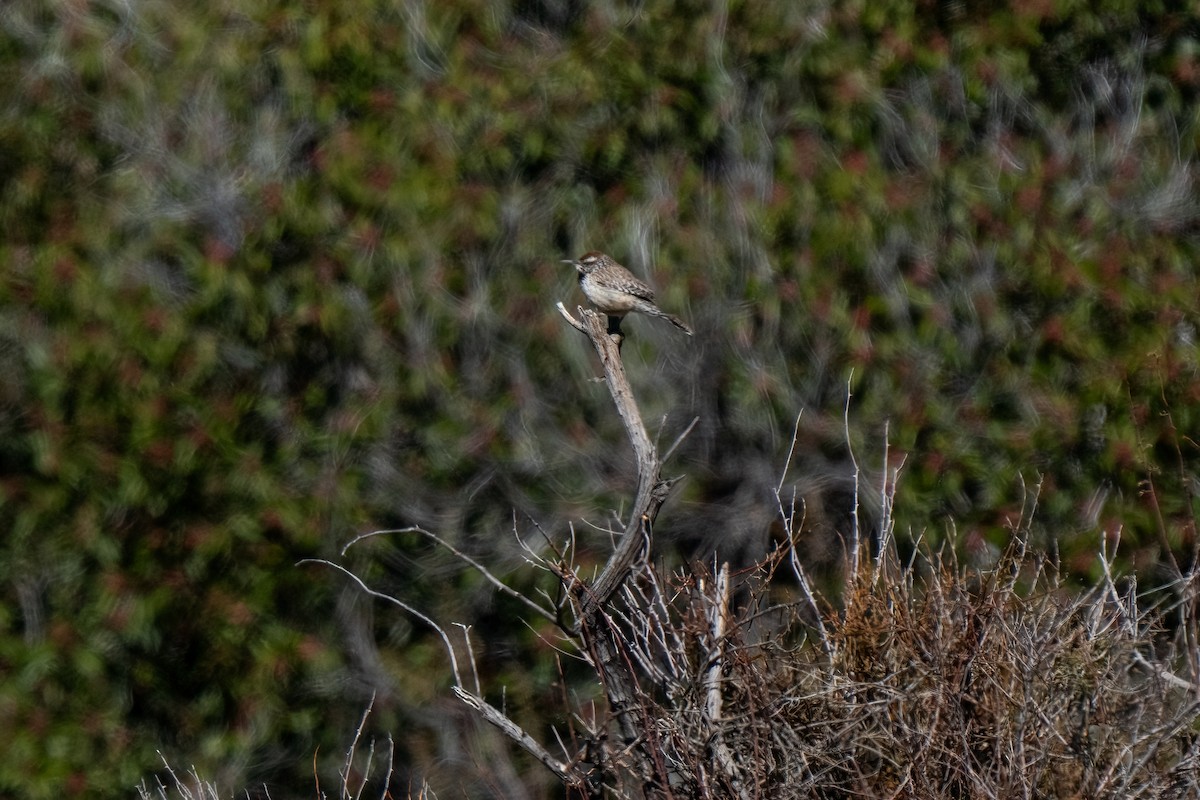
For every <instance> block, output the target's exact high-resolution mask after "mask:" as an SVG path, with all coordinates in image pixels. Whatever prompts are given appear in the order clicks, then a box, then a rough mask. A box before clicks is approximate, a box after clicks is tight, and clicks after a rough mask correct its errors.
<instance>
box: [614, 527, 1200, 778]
mask: <svg viewBox="0 0 1200 800" xmlns="http://www.w3.org/2000/svg"><path fill="white" fill-rule="evenodd" d="M785 570H786V571H787V572H790V573H791V575H790V576H789V577H790V578H792V579H794V578H799V581H800V584H799V590H797V589H796V588H795V587H794V586H792V587H781V586H780V585H779V584H781V583H784V582H785V581H783V580H782V577H783V575H784V574H785ZM1109 575H1110V576H1111V573H1109ZM731 583H733V581H732V580H731V579H730V578H729V576H728V574H727V572H725V571H721V572H719V573H718V574H717V575H716V576H715V577H705V576H702V575H697V574H695V573H691V574H687V575H685V574H682V573H680V574H677V575H676V576H674V577H673V578H672V579H671V580H669V581H667V582H666V583H665V584H661V583H660V582H659V578H658V576H657V575H655V574H654V571H653V569H652V568H651V567H644V568H643V569H642V570H641V573H640V576H639V579H638V581H637V582H636V583H634V584H632V585H631V586H630V587H629V588H628V589H627V590H626V591H625V592H624V595H623V597H622V600H621V601H620V602H618V603H617V604H615V605H616V607H617V608H616V609H614V611H613V613H612V614H610V616H609V617H608V619H609V620H610V621H611V623H612V625H613V626H614V630H619V631H621V632H622V633H621V635H620V638H621V640H622V644H623V647H624V649H625V651H626V652H627V653H628V654H629V656H630V663H631V665H636V666H635V668H636V670H637V671H638V672H639V673H640V674H639V685H640V686H641V687H642V688H643V689H644V690H645V691H644V692H643V695H642V701H643V703H644V706H643V709H642V710H643V716H642V718H643V719H644V720H647V721H648V722H647V725H646V727H647V730H646V731H645V732H644V735H645V736H646V737H647V738H648V739H649V740H650V741H651V742H654V743H655V744H656V745H657V750H658V752H660V753H661V758H660V759H659V760H658V762H657V765H656V767H655V772H656V773H657V774H656V775H652V776H646V775H644V774H643V775H633V774H630V773H628V772H626V773H625V774H621V770H620V769H619V768H618V766H619V764H620V760H621V759H620V756H619V754H617V753H614V754H612V757H611V759H610V760H608V761H607V762H603V763H604V764H605V765H606V767H605V769H603V770H602V771H604V772H607V774H605V775H603V777H602V783H603V784H604V785H605V786H606V787H607V789H608V791H609V792H612V793H613V794H615V795H617V796H631V795H636V794H639V793H642V794H646V795H658V796H664V797H669V796H674V797H763V798H785V797H811V796H820V797H825V798H837V797H847V798H850V797H871V798H879V797H897V798H907V797H911V798H991V797H996V798H1012V797H1055V798H1071V797H1080V798H1084V797H1086V798H1104V797H1111V798H1123V799H1124V798H1134V797H1182V796H1200V777H1198V775H1197V765H1198V764H1200V755H1198V751H1197V737H1196V731H1197V723H1198V716H1197V712H1198V711H1200V703H1198V701H1197V698H1198V697H1200V686H1197V685H1196V684H1195V676H1189V677H1188V678H1187V679H1184V678H1181V677H1179V676H1178V675H1176V674H1175V673H1174V672H1172V669H1173V668H1179V667H1177V666H1176V665H1177V663H1178V662H1180V659H1177V658H1176V657H1175V652H1176V651H1175V648H1174V647H1173V646H1172V645H1171V644H1170V642H1171V641H1172V640H1173V637H1172V636H1171V635H1170V631H1168V630H1166V629H1165V627H1164V624H1163V619H1164V616H1165V614H1164V613H1163V612H1162V610H1161V609H1156V608H1149V607H1143V603H1142V602H1141V601H1140V600H1139V597H1138V596H1137V594H1136V588H1135V585H1134V584H1133V583H1132V582H1130V583H1129V585H1128V586H1127V587H1126V588H1125V589H1124V590H1121V589H1119V588H1118V583H1117V582H1116V581H1114V580H1113V579H1112V578H1111V577H1109V578H1107V579H1105V580H1104V581H1102V582H1101V584H1100V585H1098V586H1097V587H1095V588H1093V589H1091V590H1080V589H1078V588H1077V587H1074V588H1071V587H1067V586H1065V585H1064V584H1063V583H1062V582H1060V580H1059V579H1058V578H1057V576H1056V574H1055V572H1054V571H1053V570H1051V569H1049V567H1048V565H1047V564H1046V563H1045V561H1043V560H1040V559H1039V558H1037V557H1035V556H1030V555H1027V554H1026V553H1025V551H1024V550H1023V548H1014V549H1012V550H1010V552H1009V553H1007V554H1006V555H1005V556H1003V557H1002V558H1001V559H1000V560H999V562H998V563H997V564H996V565H995V566H994V567H991V568H989V569H985V570H982V571H981V570H976V569H970V568H967V567H965V566H962V565H960V564H958V563H957V562H956V561H954V560H953V559H952V558H948V557H943V556H942V555H939V554H938V553H929V552H925V553H922V554H920V555H918V556H917V557H916V558H914V560H913V562H912V563H910V564H908V565H905V566H904V567H903V568H901V566H900V565H898V563H897V561H896V559H895V557H894V554H892V553H885V557H884V558H881V559H879V560H875V561H870V562H866V563H864V564H863V566H862V567H861V568H859V569H858V570H857V571H855V572H854V573H853V574H851V575H850V576H849V577H848V579H847V586H846V589H845V592H844V595H843V603H842V606H841V607H840V608H839V609H836V610H835V609H832V608H830V607H828V606H825V605H824V604H822V603H821V602H820V600H819V599H818V598H815V597H814V596H813V595H812V594H811V593H810V592H807V591H806V590H805V588H804V587H805V586H806V583H805V581H804V575H803V572H802V571H800V570H799V568H798V566H795V565H794V564H792V565H789V564H788V559H787V556H786V554H784V553H780V554H777V555H776V556H775V557H774V558H773V559H771V560H769V561H768V562H767V563H765V564H764V565H762V566H761V567H760V568H759V570H758V571H757V572H756V573H755V574H753V575H750V576H745V578H744V579H743V580H742V581H741V586H740V587H739V588H738V589H737V590H734V589H733V588H732V587H731ZM1195 585H1196V584H1195V582H1194V581H1185V582H1182V583H1181V584H1180V585H1179V587H1177V591H1176V592H1175V596H1176V597H1177V598H1182V599H1184V600H1186V601H1187V602H1181V603H1178V604H1177V605H1175V608H1176V609H1179V608H1191V607H1193V606H1194V603H1193V602H1192V601H1193V600H1194V599H1195V596H1196V590H1195ZM736 595H741V596H742V597H743V601H742V602H741V603H737V606H738V608H737V610H730V608H729V606H730V604H731V603H732V602H734V601H731V599H730V598H731V596H736ZM781 595H790V597H789V598H785V599H784V601H783V602H780V597H781ZM1190 624H1191V621H1190V620H1187V619H1185V620H1184V625H1185V626H1187V625H1190ZM655 686H656V687H660V688H659V689H658V690H656V691H651V690H650V688H649V687H655ZM593 793H594V794H595V792H593ZM606 793H607V792H606Z"/></svg>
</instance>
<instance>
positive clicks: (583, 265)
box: [563, 250, 611, 275]
mask: <svg viewBox="0 0 1200 800" xmlns="http://www.w3.org/2000/svg"><path fill="white" fill-rule="evenodd" d="M610 260H611V259H609V257H608V256H606V255H604V253H599V252H597V251H595V250H592V251H591V252H589V253H584V254H583V255H582V256H580V257H579V260H578V261H576V260H574V259H564V260H563V263H564V264H571V265H572V266H574V267H575V269H577V270H579V274H580V275H588V274H590V273H591V272H592V271H593V270H595V269H596V268H597V267H602V266H604V265H605V264H607V263H608V262H609V261H610Z"/></svg>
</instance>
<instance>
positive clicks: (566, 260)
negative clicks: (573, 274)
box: [562, 258, 579, 267]
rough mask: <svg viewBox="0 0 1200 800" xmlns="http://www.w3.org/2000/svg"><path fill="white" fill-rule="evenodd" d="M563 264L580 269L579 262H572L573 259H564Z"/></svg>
mask: <svg viewBox="0 0 1200 800" xmlns="http://www.w3.org/2000/svg"><path fill="white" fill-rule="evenodd" d="M562 263H564V264H570V265H571V266H572V267H578V266H579V262H578V261H572V260H571V259H569V258H564V259H563V260H562Z"/></svg>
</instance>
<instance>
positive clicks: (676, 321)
mask: <svg viewBox="0 0 1200 800" xmlns="http://www.w3.org/2000/svg"><path fill="white" fill-rule="evenodd" d="M658 315H659V316H660V317H662V318H663V319H665V320H666V321H667V322H669V323H671V324H672V325H674V326H675V327H676V328H679V330H681V331H683V332H684V333H686V334H687V335H688V336H691V335H692V329H691V328H689V327H688V326H687V323H685V322H684V321H683V320H681V319H680V318H679V317H677V316H675V315H674V314H668V313H667V312H665V311H663V310H661V309H660V310H659V312H658Z"/></svg>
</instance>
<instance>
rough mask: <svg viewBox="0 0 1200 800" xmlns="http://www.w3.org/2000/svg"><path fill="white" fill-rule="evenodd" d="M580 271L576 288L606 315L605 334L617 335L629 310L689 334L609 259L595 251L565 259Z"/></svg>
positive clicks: (641, 285) (640, 284) (650, 293)
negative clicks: (606, 329) (581, 290)
mask: <svg viewBox="0 0 1200 800" xmlns="http://www.w3.org/2000/svg"><path fill="white" fill-rule="evenodd" d="M563 263H564V264H571V265H572V266H574V267H575V269H576V270H578V271H579V287H580V288H581V289H583V295H584V297H586V298H587V299H588V302H590V303H591V304H592V305H594V306H595V307H596V308H597V309H598V310H599V311H602V312H603V313H605V314H607V315H608V332H609V333H610V334H616V335H620V333H621V320H622V318H624V316H625V315H626V314H628V313H629V312H631V311H640V312H641V313H643V314H649V315H650V316H652V317H662V318H663V319H665V320H667V321H668V322H670V323H671V324H672V325H674V326H675V327H676V328H679V329H680V330H681V331H683V332H684V333H686V334H687V335H688V336H691V335H692V329H691V328H689V327H688V326H687V324H686V323H684V321H683V320H681V319H680V318H679V317H677V316H675V315H674V314H668V313H667V312H665V311H663V310H662V309H661V308H659V307H658V306H656V305H655V304H654V290H653V289H651V288H650V287H649V286H647V285H646V284H645V283H643V282H642V281H640V280H638V278H637V277H636V276H635V275H634V274H633V273H632V272H630V271H629V270H627V269H625V267H623V266H621V265H620V264H618V263H617V262H616V260H615V259H613V257H612V256H608V255H605V254H604V253H600V252H597V251H595V250H593V251H591V252H590V253H584V254H583V255H582V256H580V257H579V260H578V261H576V260H573V259H564V260H563Z"/></svg>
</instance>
